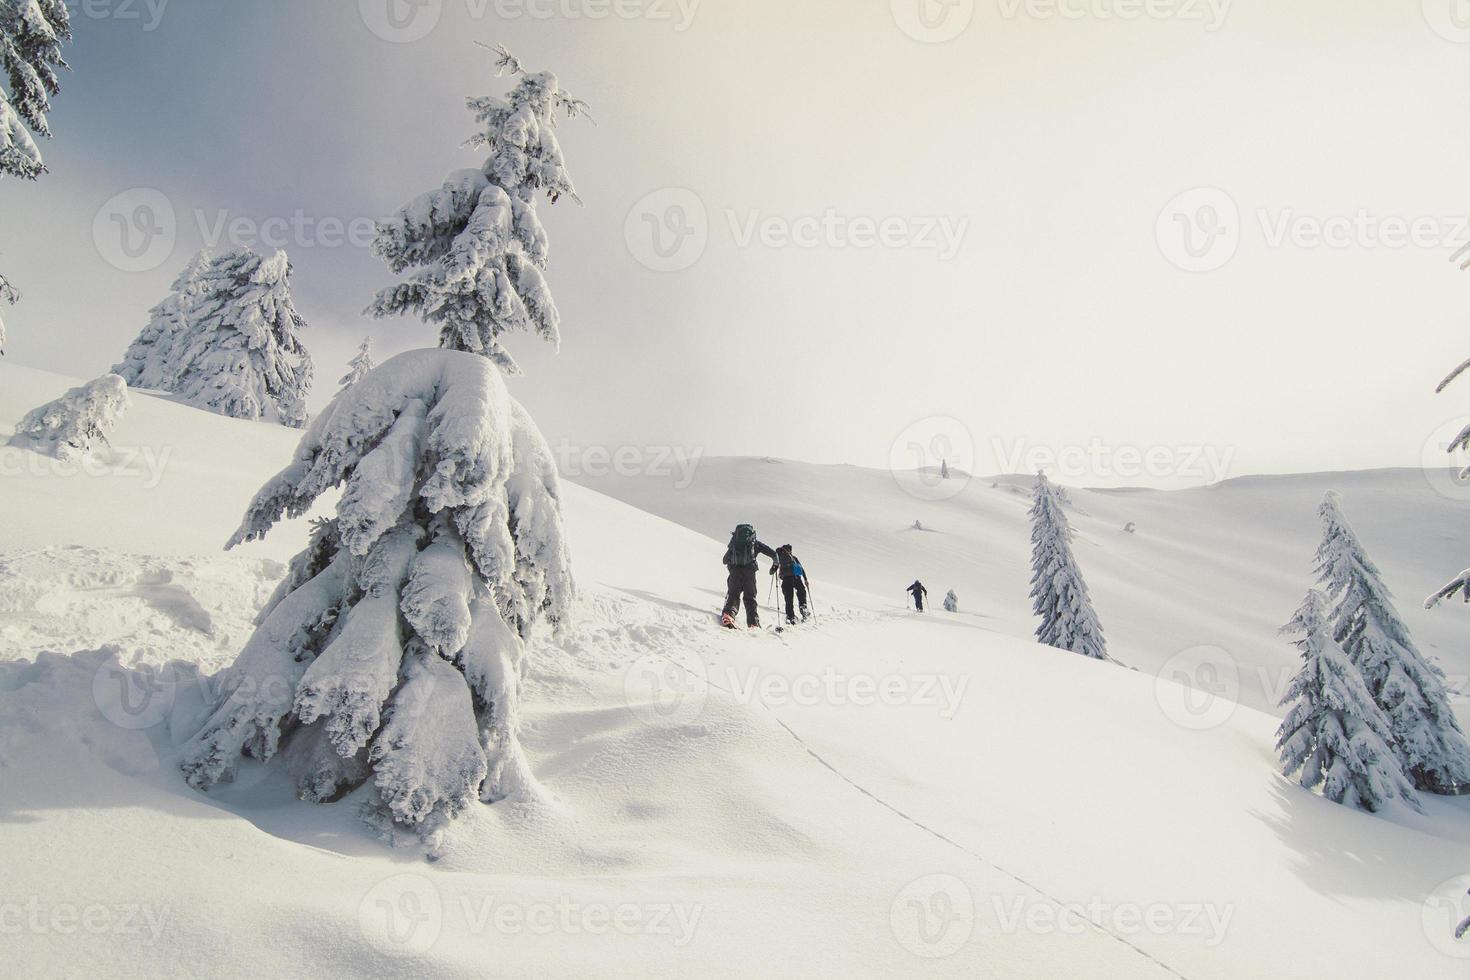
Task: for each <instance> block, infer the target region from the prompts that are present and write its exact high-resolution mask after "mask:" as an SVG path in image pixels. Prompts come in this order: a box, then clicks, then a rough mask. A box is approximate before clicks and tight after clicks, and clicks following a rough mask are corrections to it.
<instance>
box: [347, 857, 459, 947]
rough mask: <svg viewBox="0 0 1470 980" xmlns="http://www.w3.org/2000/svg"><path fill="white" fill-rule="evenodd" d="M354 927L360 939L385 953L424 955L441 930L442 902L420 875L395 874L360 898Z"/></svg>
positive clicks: (436, 939) (431, 883)
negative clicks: (358, 930)
mask: <svg viewBox="0 0 1470 980" xmlns="http://www.w3.org/2000/svg"><path fill="white" fill-rule="evenodd" d="M357 924H358V926H359V927H360V928H361V929H362V935H363V938H365V939H367V941H368V942H370V943H372V944H373V946H375V947H376V948H378V949H379V950H381V951H383V952H385V953H389V954H391V955H395V956H423V955H424V954H425V953H427V952H428V951H429V950H431V949H433V948H434V944H435V943H436V942H438V941H439V934H440V932H441V931H443V929H444V900H443V898H442V897H441V896H440V895H439V889H437V888H435V887H434V883H433V882H432V881H430V880H429V879H428V878H426V877H424V876H423V875H420V874H411V873H410V874H400V875H394V876H393V877H391V878H385V879H383V880H382V881H380V882H378V883H377V884H376V885H374V886H373V887H372V889H371V890H369V891H368V893H367V894H366V895H364V896H363V899H362V901H361V902H360V903H359V904H358V906H357Z"/></svg>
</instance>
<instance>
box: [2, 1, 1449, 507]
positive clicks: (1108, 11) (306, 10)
mask: <svg viewBox="0 0 1470 980" xmlns="http://www.w3.org/2000/svg"><path fill="white" fill-rule="evenodd" d="M1454 2H1455V0H1424V3H1423V5H1422V7H1421V4H1420V3H1419V2H1414V0H1404V2H1396V3H1384V2H1381V0H1379V2H1370V0H1360V2H1344V0H1293V2H1291V3H1282V2H1280V0H1239V2H1234V3H1229V2H1226V0H973V2H971V0H948V3H947V4H946V3H945V2H941V0H892V2H889V0H840V2H839V0H741V2H738V3H736V2H733V0H723V2H716V0H702V2H699V0H682V2H680V0H360V2H359V0H331V2H328V0H250V2H248V3H246V2H238V0H231V2H227V0H167V2H164V0H77V2H76V3H75V4H74V5H73V6H74V10H75V14H74V18H75V23H74V28H75V32H76V36H77V37H76V43H75V44H74V45H73V46H72V48H71V49H70V52H69V60H70V61H71V63H72V67H73V69H74V70H73V72H72V73H71V74H70V75H68V76H67V77H66V78H65V80H64V88H63V91H62V93H61V95H60V97H59V98H58V99H57V100H56V109H55V112H54V113H53V115H52V125H53V129H54V131H55V134H56V137H55V139H53V140H51V141H50V142H49V143H48V144H46V145H45V146H44V147H43V149H44V151H45V153H46V156H47V162H48V163H49V165H50V167H51V171H52V172H51V173H50V174H48V175H46V176H45V177H43V178H42V180H41V181H40V182H39V183H37V184H27V183H23V182H19V181H15V180H5V181H4V182H0V209H3V210H0V215H3V218H0V270H3V271H4V272H5V273H6V274H7V275H8V276H9V277H10V278H11V279H12V280H13V281H14V282H15V284H16V285H17V286H19V287H20V288H21V289H22V290H23V291H24V293H25V297H24V302H23V304H22V305H20V306H18V307H16V308H14V309H13V310H7V311H6V313H5V316H6V320H7V323H8V325H9V328H10V344H9V348H8V353H9V356H10V357H11V358H13V359H14V361H16V362H18V363H21V364H27V365H33V366H36V367H42V368H47V369H51V370H55V371H61V372H65V373H67V374H72V375H78V376H87V377H90V376H94V375H96V374H98V373H100V372H102V371H103V370H105V369H106V368H107V367H108V366H109V365H110V364H112V363H113V362H115V361H116V360H118V359H119V358H120V356H121V354H122V352H123V350H124V349H125V347H126V346H127V344H128V343H129V341H130V340H131V339H132V338H133V336H134V335H135V334H136V333H137V331H138V330H139V329H140V328H141V327H142V325H143V323H144V322H145V320H146V315H147V310H148V308H149V307H150V306H151V305H153V304H154V303H155V302H157V301H158V300H159V299H161V298H162V297H163V295H164V294H165V293H166V291H167V287H168V284H169V282H170V281H171V280H172V278H173V277H174V275H175V274H176V273H177V272H178V270H179V269H180V268H181V267H182V265H183V264H184V262H185V260H186V259H187V257H188V256H189V254H190V253H191V252H192V251H193V250H194V249H196V248H198V247H199V246H200V245H201V244H204V243H205V242H206V241H207V240H208V239H210V238H214V237H216V236H218V235H219V234H220V233H221V230H222V229H223V231H224V234H225V242H226V244H228V242H229V237H230V234H231V232H232V231H233V233H234V234H236V235H237V236H238V235H239V234H240V233H241V232H245V233H251V232H254V231H255V230H257V229H259V230H261V231H262V232H264V233H268V234H273V235H274V234H283V235H284V239H283V241H284V244H285V245H286V247H287V249H288V251H289V252H290V254H291V257H292V260H293V261H294V263H295V267H296V279H295V296H296V301H297V307H298V308H299V310H300V311H301V313H302V314H303V315H304V316H305V317H306V318H307V319H308V321H309V322H310V330H309V333H308V335H307V342H308V344H309V346H310V348H311V350H312V352H313V354H314V356H315V358H316V361H317V372H318V378H317V396H318V398H317V399H316V400H315V402H316V404H317V405H318V406H319V405H320V403H321V401H322V400H323V399H324V398H325V397H327V396H328V395H330V393H331V392H332V391H334V390H335V387H336V385H335V382H336V380H337V378H338V377H339V376H340V375H341V374H342V371H343V367H344V364H345V361H346V360H347V358H348V356H349V355H350V353H351V352H352V350H353V349H355V347H356V345H357V343H358V341H359V340H360V338H361V336H362V335H363V334H364V333H368V332H371V334H372V335H373V337H374V338H375V341H376V343H377V347H378V350H379V352H380V354H384V355H386V354H389V353H395V352H397V351H400V350H405V349H408V348H411V347H418V346H426V345H432V344H433V343H434V334H433V332H432V331H431V330H430V329H428V328H426V327H424V326H423V325H422V324H419V323H417V322H415V321H412V320H389V321H381V322H370V321H367V320H365V319H364V318H362V317H361V315H360V314H361V310H362V309H363V307H365V306H366V305H367V303H368V302H369V300H370V299H371V297H372V294H373V292H374V290H375V289H377V288H379V287H380V286H382V285H385V284H387V283H388V282H390V281H391V277H390V275H389V273H388V270H387V268H386V266H384V265H383V264H382V263H381V261H380V260H378V259H377V258H376V257H374V256H373V255H372V254H371V252H370V251H369V250H368V249H367V248H365V247H362V245H361V240H362V239H364V238H365V237H366V236H365V235H364V234H362V229H364V228H365V227H366V224H367V222H368V221H370V219H372V218H374V217H377V216H380V215H382V214H385V213H388V212H390V211H392V210H393V209H395V208H396V207H398V206H399V205H401V204H403V203H405V202H406V201H408V200H409V199H410V198H411V197H413V196H414V195H416V194H418V193H420V192H422V191H425V190H428V189H430V188H433V187H435V186H437V185H438V184H439V183H440V181H441V180H442V179H443V178H444V176H445V175H446V174H447V173H448V172H449V171H450V170H452V169H455V168H460V167H472V166H477V165H478V163H479V161H480V159H481V156H480V154H477V153H476V152H474V151H471V150H467V149H465V148H463V146H462V145H461V143H462V141H463V140H464V139H465V138H466V137H468V136H470V135H471V133H472V132H473V131H474V126H473V121H472V120H471V118H470V116H469V114H468V113H467V112H466V111H465V109H464V106H463V99H464V97H465V96H466V95H468V94H485V93H498V92H503V91H504V90H505V88H506V83H505V82H504V80H497V79H496V78H494V73H493V67H492V64H491V62H490V59H489V57H488V55H487V53H486V52H484V51H483V50H481V49H480V48H478V47H476V46H475V45H474V43H473V42H474V41H476V40H480V41H485V42H489V43H504V44H506V45H508V46H509V47H510V48H511V49H512V50H513V51H514V52H515V53H516V54H517V55H518V56H519V57H520V58H521V59H522V60H523V61H524V62H525V63H526V64H527V65H528V67H531V68H534V69H539V68H543V67H544V68H550V69H552V70H554V71H555V72H557V74H558V75H559V76H560V78H561V80H562V83H563V85H564V87H566V88H567V89H568V90H570V91H571V92H572V93H573V94H575V95H577V96H580V97H581V98H583V99H585V100H587V101H588V102H589V103H590V105H591V107H592V112H593V115H594V117H595V119H596V125H592V124H590V123H588V122H586V121H584V120H575V121H571V122H568V123H564V124H562V125H561V127H560V128H559V134H560V138H561V141H562V144H563V148H564V150H565V152H566V156H567V159H568V162H569V165H570V169H571V171H572V174H573V177H574V178H575V180H576V181H577V186H578V191H579V193H580V195H581V197H582V199H583V201H584V204H585V206H583V207H577V206H576V205H575V204H572V203H570V202H568V201H563V202H561V203H559V204H557V205H555V206H545V205H543V207H542V214H543V220H544V221H545V222H546V224H547V226H548V229H549V232H550V235H551V241H552V264H551V268H550V272H549V279H550V281H551V284H552V287H553V289H554V291H555V293H556V296H557V299H558V302H559V305H560V308H561V312H562V315H563V321H564V322H563V331H564V344H563V350H562V353H561V354H560V355H558V356H553V355H552V354H551V352H550V350H547V349H542V347H543V345H541V344H540V342H539V341H536V340H534V339H532V338H530V337H521V338H518V339H513V340H512V342H511V345H510V346H511V347H512V350H513V352H514V353H515V354H516V355H517V356H518V357H519V358H520V359H521V361H522V363H523V365H524V366H525V368H526V370H527V375H526V377H524V378H521V379H518V380H516V381H514V382H513V388H514V391H515V392H516V394H517V395H518V396H519V397H521V398H522V400H524V401H525V402H526V403H527V404H528V406H529V407H530V408H531V410H532V412H533V413H534V415H535V416H536V418H537V419H538V420H539V421H540V422H541V424H542V426H543V428H544V429H545V430H546V432H547V435H548V436H549V438H551V440H552V441H553V442H554V443H555V442H559V441H561V440H567V441H568V442H569V443H571V444H574V445H576V446H584V447H585V446H606V447H610V448H616V447H621V446H629V445H631V446H635V447H660V446H679V447H683V448H684V450H685V451H686V452H690V451H695V450H698V451H703V452H706V453H710V454H757V455H774V456H784V457H794V458H801V459H808V460H816V461H832V462H851V463H859V464H863V465H876V466H881V465H884V464H885V463H887V462H888V461H889V459H890V457H891V455H892V453H893V450H894V446H895V442H896V441H897V442H898V449H899V452H898V455H899V457H900V458H906V457H907V446H908V444H909V443H910V442H913V441H919V442H924V443H934V442H935V439H936V438H939V439H942V438H946V437H947V438H948V439H949V441H950V444H951V445H952V446H953V450H952V451H953V452H955V453H956V454H957V455H958V456H961V457H964V456H966V455H967V447H966V445H965V443H966V441H967V440H968V443H969V445H970V446H972V447H973V455H975V456H978V459H977V460H976V462H975V463H974V465H975V466H976V467H978V468H979V469H980V470H982V471H987V472H988V471H993V470H996V469H999V468H1002V467H1003V466H1006V465H1007V464H1011V465H1012V467H1013V468H1022V467H1029V466H1032V465H1035V464H1037V463H1038V462H1041V463H1045V462H1047V458H1046V455H1045V453H1046V452H1047V451H1053V452H1054V451H1058V450H1064V449H1068V450H1069V451H1070V452H1071V456H1070V457H1068V459H1067V460H1066V461H1063V462H1060V463H1052V464H1051V468H1052V469H1053V470H1054V471H1056V469H1057V468H1058V467H1059V468H1060V470H1061V475H1062V476H1063V478H1069V479H1072V480H1075V481H1077V482H1111V483H1119V482H1121V483H1159V482H1173V481H1174V480H1177V479H1180V478H1182V479H1183V480H1184V481H1185V482H1199V481H1200V480H1201V479H1208V478H1214V477H1217V476H1221V475H1224V476H1233V475H1240V474H1244V473H1252V472H1278V471H1300V470H1321V469H1337V468H1357V467H1371V466H1382V465H1416V464H1418V463H1419V462H1420V460H1421V459H1422V458H1423V455H1424V449H1425V446H1426V445H1427V444H1431V443H1433V442H1434V441H1435V440H1436V439H1437V438H1442V436H1440V433H1441V431H1442V430H1443V429H1444V428H1445V426H1446V425H1447V424H1449V423H1451V422H1452V421H1454V420H1455V419H1457V418H1458V417H1459V416H1460V415H1462V414H1466V413H1470V384H1467V385H1466V386H1465V390H1463V391H1459V392H1456V391H1453V390H1452V391H1451V392H1450V393H1448V394H1446V395H1442V396H1439V397H1435V396H1434V395H1433V389H1434V386H1435V384H1436V383H1437V382H1438V380H1439V379H1440V378H1441V377H1442V376H1443V375H1444V374H1445V373H1446V372H1447V371H1448V370H1449V369H1450V368H1451V367H1453V366H1454V365H1455V364H1456V363H1458V362H1459V361H1460V360H1461V359H1462V358H1463V357H1465V356H1467V355H1470V330H1467V329H1465V327H1466V316H1465V313H1466V312H1470V273H1467V274H1462V273H1459V272H1457V271H1455V268H1454V266H1453V265H1452V264H1451V263H1450V261H1449V259H1450V256H1451V254H1452V253H1453V252H1454V250H1455V245H1454V243H1455V241H1456V240H1460V241H1463V240H1465V239H1467V238H1470V228H1467V227H1466V222H1467V219H1466V218H1465V217H1463V216H1465V215H1467V214H1470V197H1467V194H1466V187H1467V184H1470V180H1467V178H1466V172H1465V163H1466V161H1467V160H1470V139H1467V137H1466V135H1465V134H1466V132H1467V127H1466V126H1465V124H1464V120H1465V119H1466V118H1470V111H1467V110H1470V87H1467V86H1466V85H1465V79H1466V78H1467V77H1470V75H1467V72H1470V17H1466V18H1463V19H1455V18H1454V17H1453V16H1452V14H1453V13H1454V8H1453V7H1452V4H1453V3H1454ZM1201 188H1203V189H1204V190H1199V189H1201ZM1180 195H1184V196H1183V197H1180ZM160 201H162V202H165V203H163V204H160ZM142 208H151V209H152V210H151V211H150V210H140V209H142ZM167 209H171V210H172V211H173V220H172V221H170V220H168V215H167V213H166V210H167ZM144 219H152V220H148V221H144ZM270 219H275V220H274V221H272V220H270ZM119 222H122V223H121V224H119ZM140 224H144V225H146V226H147V227H149V228H152V229H154V230H155V231H162V232H163V234H162V235H156V236H154V237H152V238H150V239H144V238H142V237H140V235H141V232H140V231H139V226H140ZM354 231H355V232H356V234H354ZM125 232H126V236H125V234H124V233H125ZM1409 233H1412V234H1409ZM655 234H656V235H657V236H658V237H657V239H655V237H654V236H655ZM1314 234H1315V235H1317V236H1318V237H1316V238H1314V237H1313V236H1314ZM1404 238H1411V239H1417V242H1416V241H1408V242H1405V241H1403V240H1402V239H1404ZM343 239H346V240H343ZM353 239H356V240H357V241H356V243H354V241H353ZM170 244H171V245H172V248H170V247H169V246H170ZM124 245H127V248H124ZM144 245H149V246H150V247H147V248H144V247H143V246H144ZM701 249H702V251H701ZM935 417H939V420H938V421H935V420H934V419H935ZM945 418H950V419H954V420H957V421H955V422H946V421H943V419H945ZM936 444H940V445H942V444H943V443H942V442H940V443H936ZM1023 451H1025V452H1024V453H1023ZM1120 452H1121V455H1119V453H1120ZM1149 452H1152V453H1153V456H1152V458H1151V462H1150V463H1149V464H1148V465H1145V463H1144V462H1143V460H1144V459H1147V457H1146V456H1145V454H1147V453H1149ZM1130 454H1131V455H1130ZM1078 467H1081V469H1082V470H1084V471H1085V472H1079V473H1073V472H1072V470H1074V469H1077V468H1078Z"/></svg>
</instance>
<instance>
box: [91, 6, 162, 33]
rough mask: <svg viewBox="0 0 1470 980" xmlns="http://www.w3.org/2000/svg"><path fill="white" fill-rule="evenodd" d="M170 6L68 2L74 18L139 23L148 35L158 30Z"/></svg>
mask: <svg viewBox="0 0 1470 980" xmlns="http://www.w3.org/2000/svg"><path fill="white" fill-rule="evenodd" d="M168 5H169V0H66V9H67V12H68V13H69V14H71V16H72V17H83V18H85V19H87V20H116V21H121V22H124V23H137V24H139V25H140V26H141V27H142V28H143V30H144V32H146V33H152V32H153V31H156V30H158V26H159V25H160V24H162V23H163V14H164V11H166V10H167V9H168Z"/></svg>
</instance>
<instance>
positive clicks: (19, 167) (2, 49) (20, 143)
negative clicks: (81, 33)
mask: <svg viewBox="0 0 1470 980" xmlns="http://www.w3.org/2000/svg"><path fill="white" fill-rule="evenodd" d="M70 40H71V16H70V14H69V13H68V12H67V6H66V0H0V69H3V70H4V72H5V74H6V76H7V78H8V85H7V86H6V88H3V89H0V174H10V175H12V176H15V177H23V178H25V179H27V180H34V179H35V178H37V177H39V176H40V175H41V174H43V173H45V172H46V163H45V161H44V160H43V159H42V158H41V150H40V148H39V147H38V146H37V145H36V140H35V138H34V136H40V137H48V138H49V137H50V136H51V129H50V127H49V126H48V125H47V123H46V113H48V112H50V111H51V97H52V96H53V95H55V94H56V93H57V92H59V91H60V90H61V80H60V78H59V76H58V75H57V72H58V70H60V69H64V68H66V62H65V61H64V60H63V59H62V57H61V46H62V45H63V44H65V43H66V42H67V41H70ZM32 134H34V136H33V135H32Z"/></svg>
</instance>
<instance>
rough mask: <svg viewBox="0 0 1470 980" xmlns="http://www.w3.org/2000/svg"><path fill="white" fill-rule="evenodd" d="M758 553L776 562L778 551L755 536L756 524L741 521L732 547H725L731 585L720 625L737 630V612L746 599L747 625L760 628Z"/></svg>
mask: <svg viewBox="0 0 1470 980" xmlns="http://www.w3.org/2000/svg"><path fill="white" fill-rule="evenodd" d="M757 555H765V556H766V557H767V558H769V559H771V561H773V562H774V561H777V558H776V553H775V552H774V551H772V550H771V549H770V547H769V546H767V545H765V544H763V543H762V542H761V540H760V539H759V538H757V537H756V534H755V527H754V526H753V525H750V524H741V525H740V526H739V527H737V528H735V531H734V533H732V534H731V535H730V546H729V547H728V548H726V549H725V568H726V569H728V570H729V574H728V575H727V577H726V582H727V586H728V587H727V591H726V593H725V610H724V613H723V614H722V615H721V616H720V625H721V626H724V627H726V628H728V629H735V612H736V610H738V609H739V608H740V603H741V601H742V600H744V602H745V625H746V626H748V627H749V628H750V629H759V628H760V625H761V617H760V611H759V609H758V607H757V605H756V603H757V601H758V600H757V596H756V572H757V571H758V567H757V565H756V556H757Z"/></svg>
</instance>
